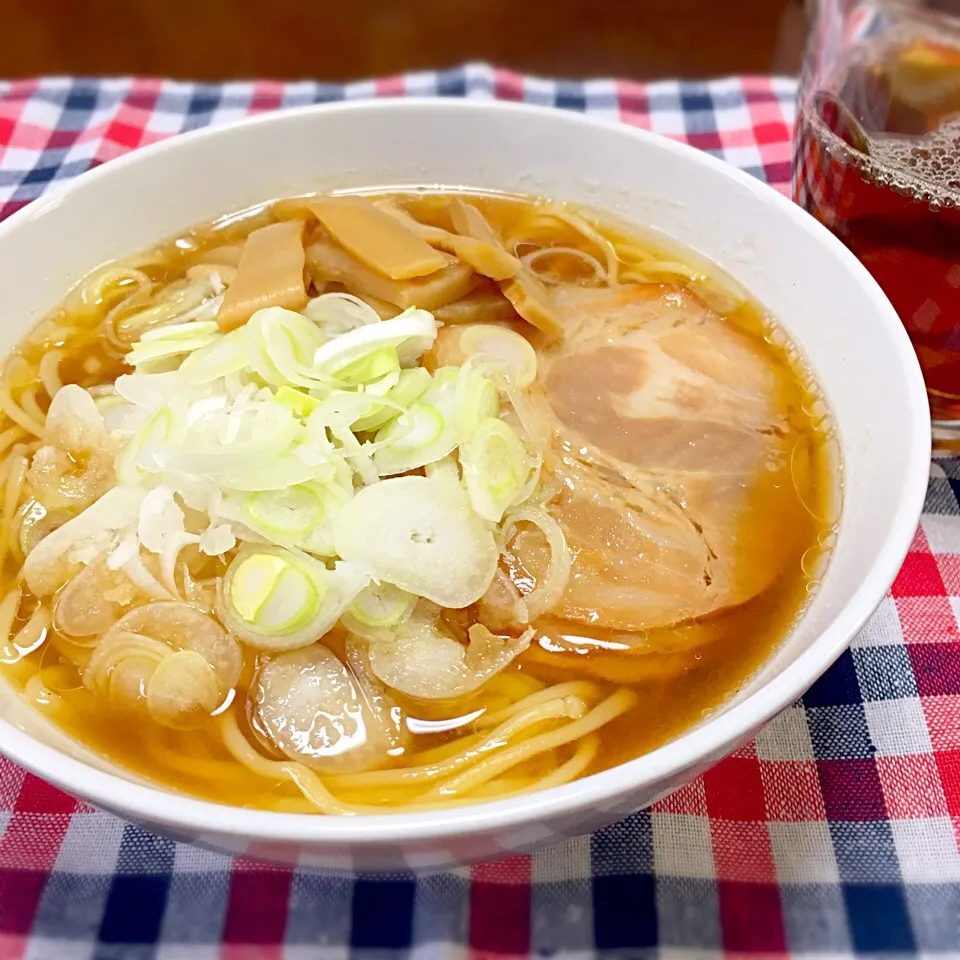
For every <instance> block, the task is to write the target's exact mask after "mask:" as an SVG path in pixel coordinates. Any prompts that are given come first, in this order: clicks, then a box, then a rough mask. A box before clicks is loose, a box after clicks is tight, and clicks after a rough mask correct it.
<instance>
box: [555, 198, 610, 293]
mask: <svg viewBox="0 0 960 960" xmlns="http://www.w3.org/2000/svg"><path fill="white" fill-rule="evenodd" d="M544 209H545V210H546V211H547V212H548V213H549V214H550V215H551V216H554V217H556V218H557V219H558V220H562V221H563V222H564V223H566V224H569V225H570V226H571V227H573V229H574V230H576V231H577V232H578V233H580V234H582V235H583V236H585V237H586V238H587V239H588V240H590V242H591V243H593V244H594V245H595V246H597V247H598V248H599V249H600V250H602V251H603V255H604V259H605V260H606V261H607V282H608V283H609V284H610V285H611V286H616V285H617V283H618V282H619V281H618V279H617V274H618V272H619V269H620V255H619V254H618V253H617V248H616V247H615V246H614V245H613V244H612V243H611V242H610V241H609V240H608V239H607V238H606V237H605V236H603V234H602V233H600V232H599V231H598V230H597V229H595V228H594V227H592V226H591V225H590V224H589V223H588V222H587V221H586V220H585V219H584V218H583V217H581V216H578V215H577V214H575V213H571V212H570V211H569V210H567V209H566V208H564V207H560V206H557V205H555V204H547V205H546V206H545V208H544Z"/></svg>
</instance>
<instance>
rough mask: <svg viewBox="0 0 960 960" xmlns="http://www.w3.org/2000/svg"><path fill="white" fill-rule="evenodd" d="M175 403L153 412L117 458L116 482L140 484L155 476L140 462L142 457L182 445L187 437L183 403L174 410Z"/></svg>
mask: <svg viewBox="0 0 960 960" xmlns="http://www.w3.org/2000/svg"><path fill="white" fill-rule="evenodd" d="M183 399H184V398H180V400H181V401H183ZM173 402H175V401H171V405H165V406H162V407H159V408H158V409H156V410H154V412H153V413H152V414H150V416H149V417H147V419H146V420H145V421H144V422H143V424H142V425H141V426H140V429H139V430H138V431H137V432H136V433H135V434H134V436H133V437H132V438H131V439H130V440H129V441H128V442H127V444H126V446H125V447H124V448H123V449H122V450H121V451H120V453H119V454H118V455H117V458H116V471H117V479H118V480H119V481H120V482H121V483H138V482H139V481H140V480H142V479H143V478H144V477H145V476H146V475H147V474H148V473H150V472H153V471H151V470H150V469H148V468H147V467H145V466H144V465H143V464H142V463H141V462H140V454H141V453H142V452H143V451H144V450H145V449H146V448H148V447H165V446H176V445H177V444H180V443H182V442H183V438H184V436H185V434H186V417H185V414H184V410H183V406H184V403H183V402H181V403H180V404H178V406H179V407H180V408H181V409H179V410H175V409H174V407H173V406H172V403H173Z"/></svg>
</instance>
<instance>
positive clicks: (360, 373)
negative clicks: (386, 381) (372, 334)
mask: <svg viewBox="0 0 960 960" xmlns="http://www.w3.org/2000/svg"><path fill="white" fill-rule="evenodd" d="M399 371H400V357H399V356H398V355H397V351H396V348H394V347H384V348H383V349H382V350H374V351H373V353H368V354H366V355H365V356H362V357H359V358H357V359H356V360H354V361H353V362H352V363H348V364H347V365H346V366H344V367H341V368H340V369H339V370H338V371H337V379H338V380H340V381H342V382H343V383H347V384H350V385H352V386H361V385H364V384H368V383H376V382H377V381H378V380H382V379H383V378H384V377H386V376H389V375H391V374H393V373H399Z"/></svg>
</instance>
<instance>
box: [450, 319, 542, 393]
mask: <svg viewBox="0 0 960 960" xmlns="http://www.w3.org/2000/svg"><path fill="white" fill-rule="evenodd" d="M460 349H461V350H462V351H463V353H464V354H465V355H466V356H467V357H476V358H477V359H478V361H479V362H480V364H481V368H482V369H483V370H485V371H489V372H490V373H496V374H499V375H501V376H503V377H506V378H507V379H508V380H509V381H510V382H511V383H513V384H516V386H518V387H520V388H523V387H528V386H530V384H531V383H533V381H534V380H535V379H536V377H537V355H536V353H535V352H534V349H533V347H532V346H530V344H529V343H528V342H527V341H526V340H525V339H524V338H523V337H521V336H520V334H519V333H514V332H513V331H512V330H509V329H508V328H507V327H501V326H497V325H495V324H492V323H476V324H470V325H469V326H466V327H464V328H463V332H462V333H461V334H460Z"/></svg>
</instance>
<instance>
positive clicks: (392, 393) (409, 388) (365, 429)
mask: <svg viewBox="0 0 960 960" xmlns="http://www.w3.org/2000/svg"><path fill="white" fill-rule="evenodd" d="M384 379H387V378H384ZM432 382H433V378H432V377H431V376H430V374H429V373H428V372H427V371H426V370H424V368H423V367H411V368H410V369H409V370H400V371H399V373H398V375H397V381H396V384H395V385H394V386H392V387H390V388H389V389H387V390H386V391H385V392H384V393H382V394H381V393H379V392H376V391H375V390H374V389H373V388H372V387H371V386H368V387H367V393H368V395H376V396H380V397H382V399H383V403H381V404H379V405H378V406H377V407H376V408H374V409H373V410H372V411H371V412H370V413H368V414H367V415H366V416H364V417H360V418H359V419H358V420H355V421H354V422H353V423H352V424H351V429H352V430H353V431H354V433H369V432H372V431H374V430H379V429H380V427H382V426H384V424H386V423H389V422H390V421H391V420H393V419H395V418H396V417H398V416H399V415H400V414H401V413H402V412H403V411H404V410H405V409H406V408H407V407H409V406H410V405H411V404H412V403H413V402H414V401H415V400H416V399H417V398H418V397H419V396H420V395H421V394H423V393H424V391H425V390H426V389H427V388H428V387H429V386H430V384H431V383H432ZM374 386H375V385H374Z"/></svg>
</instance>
